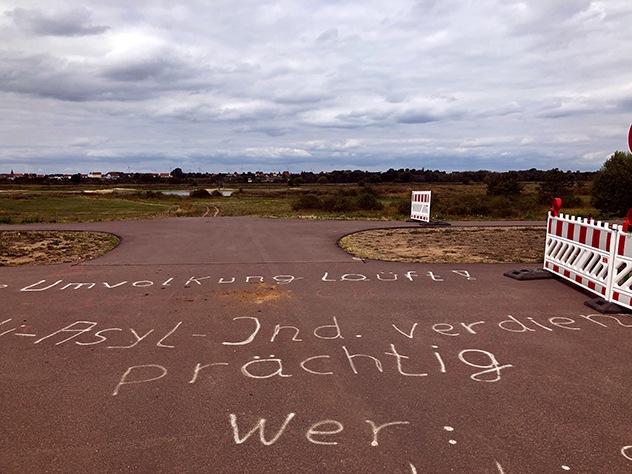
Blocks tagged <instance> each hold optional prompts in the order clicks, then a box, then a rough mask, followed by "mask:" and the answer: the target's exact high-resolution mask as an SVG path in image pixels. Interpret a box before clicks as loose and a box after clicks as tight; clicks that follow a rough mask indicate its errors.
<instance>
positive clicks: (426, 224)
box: [419, 221, 452, 228]
mask: <svg viewBox="0 0 632 474" xmlns="http://www.w3.org/2000/svg"><path fill="white" fill-rule="evenodd" d="M451 225H452V224H450V223H449V222H445V221H430V222H419V227H429V228H433V227H450V226H451Z"/></svg>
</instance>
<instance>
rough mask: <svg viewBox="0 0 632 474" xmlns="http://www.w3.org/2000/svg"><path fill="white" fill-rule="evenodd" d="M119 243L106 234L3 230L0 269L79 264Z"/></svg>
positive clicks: (0, 234) (0, 236)
mask: <svg viewBox="0 0 632 474" xmlns="http://www.w3.org/2000/svg"><path fill="white" fill-rule="evenodd" d="M118 243H119V239H118V237H116V236H115V235H112V234H107V233H105V232H70V231H60V232H56V231H0V266H15V265H46V264H52V263H76V262H81V261H83V260H90V259H93V258H95V257H98V256H100V255H103V254H105V253H107V252H109V251H110V250H112V249H113V248H114V247H116V246H117V245H118Z"/></svg>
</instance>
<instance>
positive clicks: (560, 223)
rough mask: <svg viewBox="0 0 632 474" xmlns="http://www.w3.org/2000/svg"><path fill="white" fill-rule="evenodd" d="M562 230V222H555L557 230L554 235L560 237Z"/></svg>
mask: <svg viewBox="0 0 632 474" xmlns="http://www.w3.org/2000/svg"><path fill="white" fill-rule="evenodd" d="M562 228H563V223H562V221H557V229H555V235H557V236H559V237H562Z"/></svg>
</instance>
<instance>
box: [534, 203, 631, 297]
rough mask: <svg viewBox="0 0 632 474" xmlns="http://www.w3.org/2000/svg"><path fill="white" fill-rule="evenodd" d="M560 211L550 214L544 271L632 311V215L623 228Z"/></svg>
mask: <svg viewBox="0 0 632 474" xmlns="http://www.w3.org/2000/svg"><path fill="white" fill-rule="evenodd" d="M558 210H559V207H557V208H556V207H555V206H554V208H553V209H551V211H550V212H549V217H548V222H547V233H546V247H545V252H544V269H545V270H548V271H549V272H551V273H554V274H556V275H558V276H560V277H562V278H564V279H566V280H568V281H570V282H572V283H575V284H577V285H579V286H581V287H582V288H584V289H586V290H588V291H591V292H592V293H595V294H596V295H598V296H600V297H601V298H603V299H604V300H605V301H608V302H610V303H615V304H618V305H620V306H623V307H626V308H629V309H632V232H629V230H630V219H631V218H632V214H630V213H629V214H628V219H627V220H626V224H625V225H624V226H619V225H610V224H608V223H605V222H600V221H594V220H593V219H584V218H581V217H575V216H569V215H565V214H563V213H559V215H558V212H557V211H558Z"/></svg>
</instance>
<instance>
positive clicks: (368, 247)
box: [340, 227, 546, 263]
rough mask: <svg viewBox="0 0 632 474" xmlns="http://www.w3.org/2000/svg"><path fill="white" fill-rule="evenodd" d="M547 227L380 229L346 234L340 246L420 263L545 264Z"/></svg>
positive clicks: (352, 251) (363, 254)
mask: <svg viewBox="0 0 632 474" xmlns="http://www.w3.org/2000/svg"><path fill="white" fill-rule="evenodd" d="M545 231H546V229H545V228H544V227H447V228H439V229H376V230H366V231H362V232H357V233H355V234H351V235H348V236H346V237H343V238H342V239H341V240H340V246H341V247H342V248H343V249H344V250H346V251H347V252H349V253H350V254H352V255H355V256H356V257H360V258H367V259H372V260H387V261H391V262H419V263H541V262H542V261H543V258H544V239H545Z"/></svg>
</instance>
